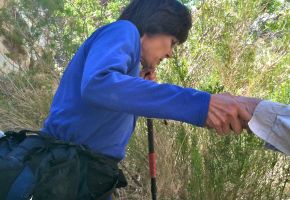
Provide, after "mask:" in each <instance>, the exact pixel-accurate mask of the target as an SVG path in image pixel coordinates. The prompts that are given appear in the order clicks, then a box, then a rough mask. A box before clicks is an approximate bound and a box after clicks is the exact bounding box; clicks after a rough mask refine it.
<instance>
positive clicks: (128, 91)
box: [81, 23, 210, 126]
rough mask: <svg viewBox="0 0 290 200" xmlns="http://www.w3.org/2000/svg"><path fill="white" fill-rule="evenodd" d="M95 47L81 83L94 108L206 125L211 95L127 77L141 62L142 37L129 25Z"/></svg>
mask: <svg viewBox="0 0 290 200" xmlns="http://www.w3.org/2000/svg"><path fill="white" fill-rule="evenodd" d="M97 38H98V39H97V40H95V41H94V44H93V45H92V46H91V48H90V50H89V52H88V55H87V58H86V62H85V67H84V72H83V76H82V84H81V94H82V98H83V99H84V100H85V101H87V102H89V103H91V104H93V105H94V106H102V107H105V108H107V109H109V110H112V111H116V112H125V113H130V114H134V115H137V116H144V117H150V118H162V119H172V120H178V121H182V122H187V123H190V124H193V125H197V126H203V125H204V123H205V120H206V118H207V113H208V106H209V101H210V94H208V93H206V92H202V91H198V90H194V89H191V88H183V87H179V86H176V85H171V84H158V83H155V82H153V81H148V80H144V79H142V78H139V77H132V76H129V75H127V74H128V72H129V71H130V70H132V69H131V68H132V66H133V67H139V66H136V64H135V65H134V63H136V61H137V62H138V63H139V60H136V59H140V58H139V56H138V53H139V52H140V38H139V33H138V31H137V30H136V29H135V27H134V26H133V25H131V24H128V23H123V24H122V23H119V24H118V25H117V26H114V27H111V28H108V29H106V30H104V31H103V32H102V33H101V34H100V35H99V36H98V37H97Z"/></svg>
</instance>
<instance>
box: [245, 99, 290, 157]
mask: <svg viewBox="0 0 290 200" xmlns="http://www.w3.org/2000/svg"><path fill="white" fill-rule="evenodd" d="M249 127H250V129H251V131H252V132H253V133H254V134H255V135H257V136H258V137H259V138H261V139H263V140H264V141H265V142H267V143H269V144H271V145H272V146H274V147H275V148H276V149H278V150H280V151H281V152H283V153H285V154H287V155H288V156H290V106H289V105H285V104H280V103H274V102H271V101H261V102H260V103H259V104H258V105H257V107H256V109H255V112H254V114H253V117H252V119H251V120H250V122H249Z"/></svg>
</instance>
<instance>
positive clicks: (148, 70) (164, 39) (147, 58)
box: [140, 34, 177, 80]
mask: <svg viewBox="0 0 290 200" xmlns="http://www.w3.org/2000/svg"><path fill="white" fill-rule="evenodd" d="M176 43H177V39H176V38H175V37H174V36H170V35H165V34H155V35H148V34H144V35H143V36H142V37H141V48H142V49H141V64H142V66H143V69H142V71H141V74H140V76H142V77H144V78H145V79H148V80H155V77H156V75H155V69H156V67H157V66H158V65H159V64H160V62H161V61H162V60H163V59H164V58H170V57H172V51H173V47H174V45H175V44H176Z"/></svg>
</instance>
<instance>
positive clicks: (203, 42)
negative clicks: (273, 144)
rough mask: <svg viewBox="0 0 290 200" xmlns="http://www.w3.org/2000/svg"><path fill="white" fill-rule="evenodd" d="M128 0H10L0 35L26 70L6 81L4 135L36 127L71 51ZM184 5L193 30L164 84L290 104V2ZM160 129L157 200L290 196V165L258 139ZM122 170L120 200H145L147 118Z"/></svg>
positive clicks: (165, 72)
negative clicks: (124, 180)
mask: <svg viewBox="0 0 290 200" xmlns="http://www.w3.org/2000/svg"><path fill="white" fill-rule="evenodd" d="M127 2H128V1H127V0H111V1H105V0H102V1H95V0H94V1H93V0H54V1H50V0H25V1H19V0H9V1H7V2H6V4H5V7H4V8H2V9H1V13H0V19H1V21H0V23H1V26H0V33H1V35H4V36H5V38H6V45H7V46H8V47H9V49H10V50H11V51H10V53H9V54H8V55H7V56H8V57H10V58H11V59H13V60H14V61H15V62H17V63H18V64H19V65H20V70H19V71H14V72H11V73H5V74H4V73H3V74H1V76H0V115H1V120H0V129H3V130H7V129H21V128H30V129H37V128H39V127H40V126H41V124H42V122H43V120H44V119H45V117H46V115H47V112H48V110H49V105H50V102H51V99H52V96H53V93H54V91H55V89H56V87H57V85H58V81H59V77H60V75H61V73H62V71H63V69H64V68H65V66H66V64H67V63H68V62H69V60H70V58H71V57H72V55H73V53H74V52H75V51H76V49H77V48H78V46H79V45H80V44H81V43H82V41H84V40H85V38H87V37H88V36H89V35H90V34H91V33H92V32H93V31H94V30H95V29H96V28H98V27H99V26H101V25H103V24H106V23H108V22H112V21H114V20H115V19H116V18H117V17H118V15H119V13H120V10H121V9H122V7H124V5H126V3H127ZM182 2H184V3H186V4H187V5H189V6H190V7H191V8H192V10H193V11H192V14H193V23H194V24H193V28H192V30H191V34H190V36H189V39H188V41H187V42H186V43H185V44H184V45H182V46H180V47H177V48H176V50H175V55H174V58H173V59H171V60H168V61H164V62H163V63H162V65H161V66H160V67H159V69H158V80H159V81H160V82H169V83H173V84H178V85H182V86H185V87H193V88H197V89H202V90H206V91H209V92H211V93H217V92H230V93H233V94H237V95H246V96H255V97H261V98H266V99H270V100H273V101H279V102H282V103H287V104H290V67H289V63H290V54H289V41H290V40H289V39H290V38H289V36H290V32H289V28H290V21H289V19H290V18H289V1H286V0H285V1H279V0H255V1H253V0H206V1H193V0H192V1H190V0H186V1H182ZM23 58H25V59H27V60H28V61H27V63H23ZM0 70H1V68H0ZM154 123H155V132H156V134H155V137H156V151H157V156H158V161H157V162H158V163H157V175H158V177H157V184H158V195H159V199H182V200H185V199H204V200H211V199H217V200H218V199H221V200H224V199H229V200H232V199H263V200H264V199H265V200H269V199H273V200H274V199H287V198H290V183H289V180H290V168H289V167H290V166H289V161H290V160H289V158H286V157H285V156H283V155H281V154H279V153H274V152H271V151H268V150H265V149H264V146H263V145H264V144H263V142H262V141H261V140H259V139H258V138H256V137H255V136H253V135H251V134H247V133H244V134H242V135H239V136H235V135H230V136H225V137H218V136H217V135H216V134H215V132H213V131H210V130H205V129H202V128H196V127H192V126H190V125H188V124H184V123H179V122H173V121H170V122H168V125H165V124H164V122H163V120H154ZM122 168H124V169H125V170H124V171H125V172H126V174H127V177H128V180H129V182H130V183H129V186H128V187H127V188H126V189H122V190H118V191H117V193H116V199H149V198H150V179H149V170H148V164H147V135H146V125H145V120H144V119H140V120H139V123H138V126H137V129H136V131H135V134H134V136H133V138H132V139H131V141H130V145H129V147H128V154H127V158H126V159H125V161H124V162H122Z"/></svg>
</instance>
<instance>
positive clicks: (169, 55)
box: [166, 48, 172, 58]
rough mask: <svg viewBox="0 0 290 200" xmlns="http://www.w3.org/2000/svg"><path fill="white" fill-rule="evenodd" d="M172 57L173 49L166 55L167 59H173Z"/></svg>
mask: <svg viewBox="0 0 290 200" xmlns="http://www.w3.org/2000/svg"><path fill="white" fill-rule="evenodd" d="M171 57H172V49H171V48H170V50H169V51H168V53H167V54H166V58H171Z"/></svg>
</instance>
